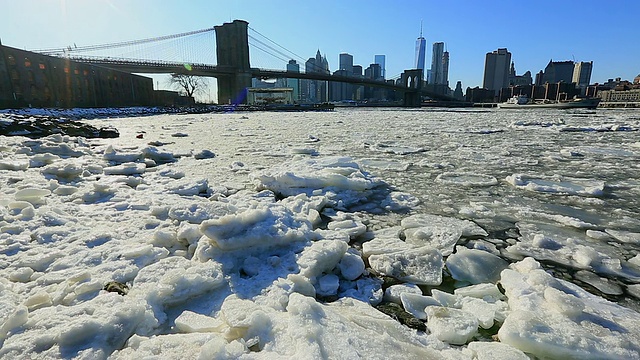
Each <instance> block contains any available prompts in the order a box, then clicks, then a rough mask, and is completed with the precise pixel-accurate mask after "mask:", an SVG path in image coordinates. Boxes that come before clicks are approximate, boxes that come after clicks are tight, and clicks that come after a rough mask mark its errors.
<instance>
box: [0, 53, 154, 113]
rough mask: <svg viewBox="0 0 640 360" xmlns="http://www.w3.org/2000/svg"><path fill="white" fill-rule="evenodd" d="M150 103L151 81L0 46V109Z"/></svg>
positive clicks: (151, 94)
mask: <svg viewBox="0 0 640 360" xmlns="http://www.w3.org/2000/svg"><path fill="white" fill-rule="evenodd" d="M153 103H154V91H153V80H152V79H151V78H147V77H144V76H139V75H134V74H129V73H126V72H122V71H118V70H113V69H108V68H104V67H99V66H94V65H90V64H86V63H80V62H75V61H72V60H69V59H65V58H58V57H52V56H47V55H42V54H39V53H34V52H30V51H25V50H20V49H16V48H12V47H8V46H4V45H2V44H0V108H17V107H26V106H33V107H119V106H146V105H152V104H153Z"/></svg>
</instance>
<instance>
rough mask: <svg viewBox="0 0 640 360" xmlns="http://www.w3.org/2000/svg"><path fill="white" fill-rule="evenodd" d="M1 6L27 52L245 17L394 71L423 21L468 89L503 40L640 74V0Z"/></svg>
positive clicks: (597, 78)
mask: <svg viewBox="0 0 640 360" xmlns="http://www.w3.org/2000/svg"><path fill="white" fill-rule="evenodd" d="M0 9H2V13H3V15H5V16H3V17H2V21H0V41H2V44H4V45H7V46H12V47H16V48H21V49H27V50H32V49H39V48H52V47H64V46H73V44H76V45H77V46H84V45H94V44H104V43H113V42H120V41H128V40H136V39H143V38H150V37H156V36H162V35H170V34H176V33H182V32H187V31H192V30H199V29H205V28H210V27H213V26H215V25H221V24H222V23H224V22H229V21H231V20H234V19H242V20H246V21H248V22H249V26H250V27H251V28H252V29H255V30H257V31H259V32H260V33H261V34H263V35H265V36H267V37H268V38H270V39H271V40H273V41H275V42H276V43H277V44H279V45H281V46H283V47H284V48H286V49H287V50H290V51H292V52H293V53H295V54H297V55H299V56H300V57H302V58H304V59H306V58H309V57H312V56H314V55H315V53H316V51H317V50H320V52H321V53H322V54H324V55H326V57H327V60H328V62H329V67H330V70H332V71H334V70H336V68H337V66H338V56H339V54H340V53H343V52H346V53H350V54H352V55H353V56H354V64H359V65H362V66H363V68H366V67H367V66H368V65H369V64H371V63H373V62H374V55H376V54H384V55H386V73H387V75H389V76H394V75H399V74H400V73H401V72H402V71H403V70H404V69H410V68H414V67H415V43H416V38H417V37H418V36H419V35H420V24H421V22H422V24H423V25H422V33H423V36H424V37H425V38H426V41H427V64H426V68H429V67H430V64H431V46H432V44H433V43H434V42H444V43H445V45H446V48H447V50H448V51H449V53H450V65H449V83H450V86H451V87H452V88H453V87H455V84H456V82H457V81H461V82H462V86H463V89H464V88H466V87H475V86H482V77H483V71H484V61H485V54H486V53H487V52H491V51H494V50H496V49H498V48H503V47H506V48H507V49H508V50H509V51H510V52H511V54H512V61H514V63H515V67H516V71H517V73H518V74H522V73H524V72H525V71H527V70H529V71H531V73H532V74H534V75H535V73H537V72H538V71H540V70H543V69H544V68H545V66H546V65H547V64H548V62H549V61H550V60H554V61H564V60H575V61H593V73H592V76H591V82H592V83H594V82H600V83H602V82H605V81H607V79H610V78H616V77H621V78H622V79H623V80H624V79H627V80H633V78H634V77H635V76H637V75H638V74H640V47H639V46H638V33H640V25H638V20H637V17H638V14H639V13H640V1H637V0H619V1H618V0H617V1H602V0H597V1H596V0H582V1H572V0H565V1H547V0H542V1H505V0H498V1H476V0H466V1H462V0H440V1H431V0H423V1H418V0H415V1H413V0H412V1H402V0H393V1H391V0H362V1H360V0H355V1H344V0H325V1H314V2H309V1H307V2H305V1H289V0H272V1H268V0H262V1H259V0H233V1H231V0H229V1H218V0H192V1H189V0H174V1H170V0H20V1H15V0H0ZM269 64H276V65H273V66H271V67H274V66H277V64H278V62H277V61H276V60H275V59H274V60H272V61H271V62H270V63H269ZM252 65H253V64H252ZM261 67H264V66H261ZM281 68H282V69H284V68H285V64H284V63H282V64H281Z"/></svg>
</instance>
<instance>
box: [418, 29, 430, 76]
mask: <svg viewBox="0 0 640 360" xmlns="http://www.w3.org/2000/svg"><path fill="white" fill-rule="evenodd" d="M426 50H427V40H425V38H423V37H422V22H421V23H420V36H419V37H418V39H417V40H416V69H422V76H423V77H424V76H425V75H426V72H425V71H424V61H425V56H426Z"/></svg>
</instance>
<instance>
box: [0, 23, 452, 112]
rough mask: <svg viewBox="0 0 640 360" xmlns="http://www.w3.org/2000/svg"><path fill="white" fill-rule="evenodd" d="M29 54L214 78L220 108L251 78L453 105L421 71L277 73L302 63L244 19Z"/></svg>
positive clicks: (122, 68)
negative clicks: (376, 75) (334, 85)
mask: <svg viewBox="0 0 640 360" xmlns="http://www.w3.org/2000/svg"><path fill="white" fill-rule="evenodd" d="M214 37H215V39H214ZM33 52H35V53H39V54H43V55H47V56H53V57H58V58H64V59H68V60H69V61H73V62H77V63H84V64H91V65H95V66H99V67H101V68H108V69H114V70H118V71H122V72H126V73H135V74H167V73H176V74H188V75H194V76H203V77H214V78H216V79H217V89H218V102H219V103H220V104H226V103H232V102H233V101H234V100H235V99H238V95H239V94H241V93H242V92H243V91H245V89H247V88H250V87H251V85H252V79H254V78H256V79H263V80H264V79H283V78H286V79H308V80H319V81H329V82H340V83H348V84H353V85H356V86H367V87H375V88H385V89H389V90H393V91H395V92H396V94H399V96H400V97H401V98H402V101H403V104H404V106H420V104H421V102H422V99H423V97H429V98H431V99H435V100H439V101H451V100H453V99H452V98H451V97H449V96H447V95H442V94H438V93H435V92H433V91H429V90H427V89H425V88H423V81H422V79H423V74H422V70H421V69H408V70H405V71H403V72H402V73H401V74H398V75H396V76H395V77H392V78H390V79H385V80H382V79H370V78H366V77H363V76H350V75H349V76H345V75H337V74H330V73H329V72H328V71H326V72H322V71H313V69H311V70H309V69H306V72H305V71H304V70H303V71H287V70H282V69H278V67H282V65H283V64H286V63H287V62H288V61H289V60H297V61H301V62H302V63H304V61H305V59H303V58H302V57H300V56H298V55H296V54H295V53H294V52H292V51H290V50H287V49H286V48H285V47H283V46H281V45H279V44H277V43H276V42H275V41H273V40H271V39H269V38H267V37H266V36H264V35H262V34H261V33H260V32H258V31H257V30H255V29H252V28H251V27H249V23H248V22H246V21H243V20H234V21H232V22H229V23H224V24H222V25H219V26H214V27H212V28H208V29H202V30H197V31H190V32H186V33H180V34H174V35H167V36H160V37H154V38H147V39H141V40H132V41H125V42H119V43H110V44H100V45H89V46H80V47H78V46H75V45H74V46H66V47H61V48H52V49H40V50H34V51H33ZM9 62H11V61H9ZM41 68H42V64H41ZM0 71H1V69H0ZM65 71H66V70H65ZM1 75H2V74H1V73H0V76H1ZM14 97H15V93H14Z"/></svg>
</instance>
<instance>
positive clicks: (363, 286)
mask: <svg viewBox="0 0 640 360" xmlns="http://www.w3.org/2000/svg"><path fill="white" fill-rule="evenodd" d="M338 296H339V297H341V298H347V297H348V298H353V299H358V300H360V301H363V302H366V303H369V304H371V305H377V304H379V303H380V302H381V301H382V298H383V297H384V293H383V292H382V280H380V279H378V278H375V277H361V278H359V279H358V280H356V281H341V282H340V289H339V293H338Z"/></svg>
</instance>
